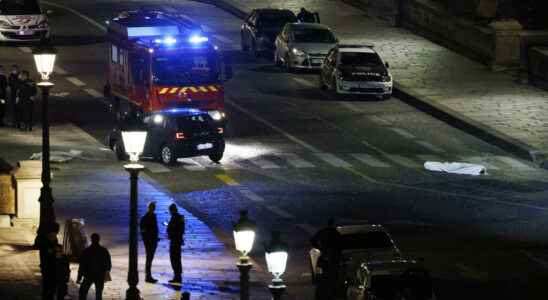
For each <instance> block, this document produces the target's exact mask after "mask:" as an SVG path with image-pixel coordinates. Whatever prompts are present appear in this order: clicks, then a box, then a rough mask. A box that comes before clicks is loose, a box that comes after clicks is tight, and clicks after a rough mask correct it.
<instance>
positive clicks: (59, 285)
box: [55, 244, 70, 300]
mask: <svg viewBox="0 0 548 300" xmlns="http://www.w3.org/2000/svg"><path fill="white" fill-rule="evenodd" d="M69 279H70V263H69V258H68V256H67V255H65V254H64V253H63V246H61V245H59V244H57V246H56V247H55V292H56V293H57V300H63V299H65V296H66V295H67V291H68V282H69Z"/></svg>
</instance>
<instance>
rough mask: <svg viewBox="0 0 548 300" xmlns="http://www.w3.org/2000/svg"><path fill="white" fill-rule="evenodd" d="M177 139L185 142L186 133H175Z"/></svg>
mask: <svg viewBox="0 0 548 300" xmlns="http://www.w3.org/2000/svg"><path fill="white" fill-rule="evenodd" d="M175 139H176V140H184V139H185V133H184V132H177V133H175Z"/></svg>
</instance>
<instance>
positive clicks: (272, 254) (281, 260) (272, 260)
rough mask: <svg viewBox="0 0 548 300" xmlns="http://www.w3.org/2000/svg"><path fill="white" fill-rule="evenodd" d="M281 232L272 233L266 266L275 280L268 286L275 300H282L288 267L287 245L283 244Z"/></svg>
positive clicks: (267, 250)
mask: <svg viewBox="0 0 548 300" xmlns="http://www.w3.org/2000/svg"><path fill="white" fill-rule="evenodd" d="M280 235H281V234H280V232H279V231H272V239H271V240H270V243H269V244H268V245H266V251H265V252H266V253H265V256H266V266H267V268H268V272H270V273H272V275H273V276H274V278H273V279H272V283H271V284H269V285H268V289H269V290H270V293H271V294H272V299H273V300H280V299H281V298H282V295H283V293H284V292H285V289H286V286H285V284H284V282H283V280H282V278H281V276H282V274H283V273H284V272H285V267H286V265H287V256H288V255H287V250H288V247H287V244H286V243H284V242H282V240H281V237H280Z"/></svg>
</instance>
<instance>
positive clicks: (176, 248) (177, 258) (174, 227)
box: [167, 203, 185, 283]
mask: <svg viewBox="0 0 548 300" xmlns="http://www.w3.org/2000/svg"><path fill="white" fill-rule="evenodd" d="M169 213H170V214H171V219H170V220H169V224H168V225H167V236H168V238H169V259H170V261H171V268H172V269H173V279H172V280H170V281H169V282H170V283H181V282H182V281H183V277H182V274H183V265H182V264H181V247H183V245H184V239H183V236H184V234H185V218H184V217H183V216H182V215H180V214H179V212H178V211H177V205H176V204H175V203H173V204H171V205H170V206H169Z"/></svg>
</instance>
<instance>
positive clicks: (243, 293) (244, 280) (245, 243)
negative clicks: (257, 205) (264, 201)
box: [234, 210, 256, 300]
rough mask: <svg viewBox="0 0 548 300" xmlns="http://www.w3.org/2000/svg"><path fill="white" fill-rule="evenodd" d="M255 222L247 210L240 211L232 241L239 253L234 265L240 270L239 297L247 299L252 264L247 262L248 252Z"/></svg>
mask: <svg viewBox="0 0 548 300" xmlns="http://www.w3.org/2000/svg"><path fill="white" fill-rule="evenodd" d="M255 228H256V226H255V223H253V222H252V221H251V220H249V218H248V217H247V210H241V211H240V219H239V220H238V222H237V223H236V224H234V242H235V244H236V250H238V251H239V252H240V253H241V255H240V259H239V261H238V263H237V264H236V266H237V267H238V270H239V271H240V299H241V300H249V271H250V270H251V268H252V267H253V264H252V263H250V262H249V256H247V255H248V254H249V252H251V249H252V248H253V242H254V240H255Z"/></svg>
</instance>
